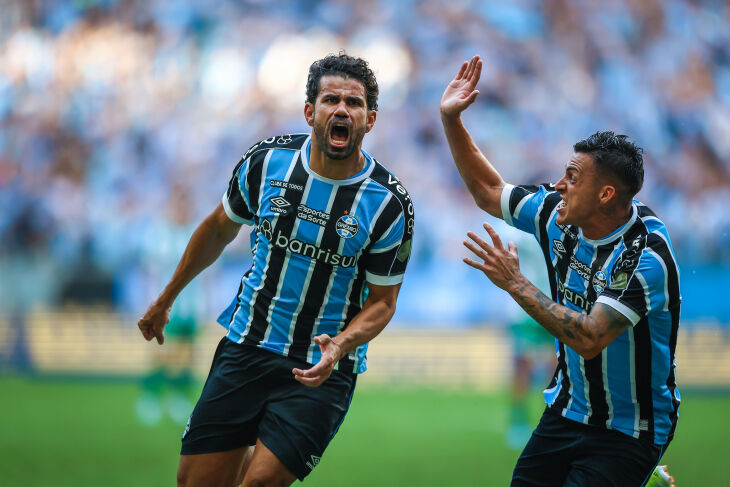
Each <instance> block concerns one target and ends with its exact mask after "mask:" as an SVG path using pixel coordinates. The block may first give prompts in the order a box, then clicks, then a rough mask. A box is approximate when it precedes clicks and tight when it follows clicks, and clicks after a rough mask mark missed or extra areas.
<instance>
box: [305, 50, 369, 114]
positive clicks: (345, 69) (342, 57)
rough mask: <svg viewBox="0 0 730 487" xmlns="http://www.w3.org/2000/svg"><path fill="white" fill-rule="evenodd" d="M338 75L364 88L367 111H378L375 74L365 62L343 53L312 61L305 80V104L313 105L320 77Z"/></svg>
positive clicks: (317, 92)
mask: <svg viewBox="0 0 730 487" xmlns="http://www.w3.org/2000/svg"><path fill="white" fill-rule="evenodd" d="M329 75H338V76H342V77H344V78H345V79H347V78H353V79H356V80H358V81H359V82H361V83H362V84H363V86H364V87H365V94H366V98H367V100H366V102H367V106H368V110H377V109H378V92H379V90H378V82H377V81H376V79H375V73H373V70H372V69H370V67H369V66H368V63H367V61H365V60H364V59H361V58H358V57H352V56H348V55H347V54H345V53H344V52H340V53H339V54H337V55H334V54H330V55H328V56H326V57H324V58H322V59H318V60H317V61H314V62H313V63H312V65H311V66H310V67H309V77H308V78H307V103H312V104H314V101H315V100H316V99H317V95H318V94H319V81H320V79H322V76H329Z"/></svg>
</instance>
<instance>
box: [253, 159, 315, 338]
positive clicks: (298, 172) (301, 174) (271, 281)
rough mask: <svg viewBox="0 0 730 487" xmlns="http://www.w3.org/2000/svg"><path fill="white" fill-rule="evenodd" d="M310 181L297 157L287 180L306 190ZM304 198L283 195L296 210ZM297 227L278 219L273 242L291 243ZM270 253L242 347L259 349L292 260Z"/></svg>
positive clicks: (284, 252)
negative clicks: (281, 238)
mask: <svg viewBox="0 0 730 487" xmlns="http://www.w3.org/2000/svg"><path fill="white" fill-rule="evenodd" d="M309 177H310V176H309V174H308V173H307V171H306V170H305V169H304V166H303V165H302V161H301V155H299V156H297V161H296V163H295V166H294V169H293V170H292V173H291V176H290V177H289V178H288V180H289V181H290V182H291V183H294V184H296V185H300V186H301V187H304V186H305V185H306V184H307V180H308V179H309ZM252 189H253V188H252ZM302 196H303V193H302V191H300V190H297V189H294V188H292V187H291V186H290V187H288V188H287V189H285V190H284V195H283V197H284V199H286V200H287V201H288V202H289V203H290V204H291V206H292V207H294V208H296V207H297V206H298V205H299V204H300V203H301V200H302ZM294 223H295V219H294V217H293V216H289V217H278V218H277V219H276V223H275V224H274V225H273V226H272V237H271V238H272V239H276V238H277V235H280V234H281V235H284V236H286V237H287V238H288V239H291V238H292V231H293V229H294ZM269 252H270V254H269V261H268V266H267V269H266V276H265V277H264V283H263V286H262V289H261V290H260V291H259V292H258V294H256V295H255V297H254V304H253V316H252V317H251V328H250V330H249V332H248V334H247V335H246V337H245V338H244V340H243V343H244V344H247V345H258V344H259V343H260V342H261V340H263V338H264V336H265V335H266V330H267V328H268V327H269V323H268V321H267V320H268V316H269V306H270V305H271V301H272V299H273V298H274V295H275V292H272V291H271V290H276V289H277V284H278V281H279V279H281V277H282V276H281V272H282V270H283V268H284V264H285V262H286V260H287V259H288V258H289V257H288V252H287V250H286V249H282V248H280V247H278V246H276V245H270V246H269Z"/></svg>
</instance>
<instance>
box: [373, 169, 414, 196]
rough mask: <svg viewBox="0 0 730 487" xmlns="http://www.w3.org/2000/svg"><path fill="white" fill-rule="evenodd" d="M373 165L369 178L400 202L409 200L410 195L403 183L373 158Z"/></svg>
mask: <svg viewBox="0 0 730 487" xmlns="http://www.w3.org/2000/svg"><path fill="white" fill-rule="evenodd" d="M373 162H374V164H375V167H374V168H373V171H372V172H371V173H370V179H371V180H372V181H373V182H375V183H376V184H378V185H380V186H381V187H382V188H384V189H385V190H386V191H389V192H390V193H392V194H393V195H394V196H395V197H396V198H398V199H399V200H400V201H401V202H410V200H411V197H410V195H409V194H408V190H407V189H406V187H405V185H404V184H403V183H402V182H401V181H400V179H398V178H397V177H396V175H395V174H393V173H392V172H391V171H390V170H389V169H388V168H386V167H385V166H384V165H383V164H381V163H380V162H379V161H378V160H377V159H373Z"/></svg>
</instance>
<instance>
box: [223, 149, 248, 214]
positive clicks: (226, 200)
mask: <svg viewBox="0 0 730 487" xmlns="http://www.w3.org/2000/svg"><path fill="white" fill-rule="evenodd" d="M249 167H250V159H243V160H241V162H239V163H238V165H236V168H235V169H234V170H233V175H232V176H231V180H230V181H229V183H228V190H227V191H226V192H225V194H224V195H223V198H222V199H221V203H223V209H224V210H225V211H226V215H228V218H230V219H231V220H232V221H234V222H236V223H241V224H246V225H251V224H252V223H253V219H254V211H253V210H252V208H251V204H250V200H249V192H248V187H249V185H248V181H247V176H248V168H249Z"/></svg>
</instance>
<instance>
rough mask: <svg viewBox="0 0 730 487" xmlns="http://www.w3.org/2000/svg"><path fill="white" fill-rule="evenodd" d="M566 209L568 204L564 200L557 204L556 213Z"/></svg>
mask: <svg viewBox="0 0 730 487" xmlns="http://www.w3.org/2000/svg"><path fill="white" fill-rule="evenodd" d="M567 207H568V203H566V202H565V200H560V203H558V207H557V208H556V209H557V210H558V211H560V210H564V209H565V208H567Z"/></svg>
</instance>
